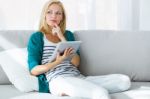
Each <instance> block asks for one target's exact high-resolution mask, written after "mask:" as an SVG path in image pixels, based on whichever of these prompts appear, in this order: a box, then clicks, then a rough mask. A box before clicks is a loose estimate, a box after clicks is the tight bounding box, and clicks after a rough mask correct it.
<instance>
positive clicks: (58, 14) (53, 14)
mask: <svg viewBox="0 0 150 99" xmlns="http://www.w3.org/2000/svg"><path fill="white" fill-rule="evenodd" d="M62 19H63V12H62V8H61V7H60V6H59V5H57V4H52V5H51V6H49V8H48V10H47V12H46V22H47V24H48V25H49V26H51V27H54V26H55V25H56V24H57V25H59V24H60V22H61V20H62Z"/></svg>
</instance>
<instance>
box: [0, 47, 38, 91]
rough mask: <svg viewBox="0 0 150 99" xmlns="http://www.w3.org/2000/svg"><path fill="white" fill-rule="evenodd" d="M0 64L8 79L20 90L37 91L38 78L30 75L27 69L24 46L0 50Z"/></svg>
mask: <svg viewBox="0 0 150 99" xmlns="http://www.w3.org/2000/svg"><path fill="white" fill-rule="evenodd" d="M0 64H1V66H2V68H3V70H4V71H5V73H6V75H7V76H8V78H9V80H10V81H11V82H12V84H14V86H15V87H16V88H18V89H19V90H20V91H23V92H29V91H38V79H37V77H35V76H31V74H30V73H29V70H28V64H27V49H26V48H14V49H9V50H6V51H2V52H0Z"/></svg>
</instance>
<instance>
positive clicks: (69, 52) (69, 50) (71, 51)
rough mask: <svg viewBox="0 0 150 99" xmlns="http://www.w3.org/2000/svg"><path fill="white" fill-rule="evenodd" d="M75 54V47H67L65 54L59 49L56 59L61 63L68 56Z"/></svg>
mask: <svg viewBox="0 0 150 99" xmlns="http://www.w3.org/2000/svg"><path fill="white" fill-rule="evenodd" d="M73 54H74V49H73V48H66V49H65V51H64V53H63V54H61V53H60V52H59V51H58V53H57V57H56V61H58V62H60V63H61V62H62V61H64V60H65V59H67V58H68V57H70V56H72V55H73Z"/></svg>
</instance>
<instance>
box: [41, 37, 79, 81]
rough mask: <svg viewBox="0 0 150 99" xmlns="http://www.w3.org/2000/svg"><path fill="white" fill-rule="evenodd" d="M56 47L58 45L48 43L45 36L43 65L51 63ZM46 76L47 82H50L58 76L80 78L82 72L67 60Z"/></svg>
mask: <svg viewBox="0 0 150 99" xmlns="http://www.w3.org/2000/svg"><path fill="white" fill-rule="evenodd" d="M56 46H57V43H52V42H50V41H48V40H47V39H46V37H45V36H44V47H43V56H42V64H47V63H48V62H49V60H50V58H51V56H52V55H53V53H54V51H55V49H56ZM45 75H46V78H47V80H48V81H49V82H50V81H51V80H52V79H53V78H55V77H57V76H60V75H63V76H78V75H80V72H79V70H78V69H77V68H76V67H75V66H74V65H73V64H71V63H70V61H68V60H66V61H63V62H62V63H60V64H58V65H57V66H55V67H54V68H52V69H51V70H49V71H48V72H46V73H45Z"/></svg>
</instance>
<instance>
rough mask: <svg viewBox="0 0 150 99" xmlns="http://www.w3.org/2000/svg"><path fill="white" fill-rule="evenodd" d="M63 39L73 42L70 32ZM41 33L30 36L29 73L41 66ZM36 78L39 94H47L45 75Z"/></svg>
mask: <svg viewBox="0 0 150 99" xmlns="http://www.w3.org/2000/svg"><path fill="white" fill-rule="evenodd" d="M65 37H66V40H67V41H74V40H75V38H74V35H73V33H72V32H70V31H66V32H65ZM43 45H44V41H43V33H42V32H39V31H38V32H35V33H33V34H32V35H31V37H30V39H29V42H28V46H27V49H28V66H29V70H30V71H31V70H32V69H33V68H34V67H35V66H37V65H41V60H42V54H43ZM37 77H38V83H39V92H45V93H48V92H50V91H49V84H48V82H47V79H46V77H45V74H40V75H38V76H37Z"/></svg>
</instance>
